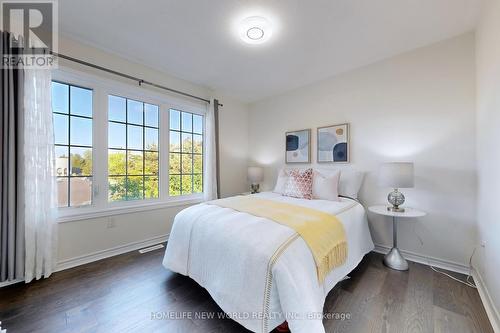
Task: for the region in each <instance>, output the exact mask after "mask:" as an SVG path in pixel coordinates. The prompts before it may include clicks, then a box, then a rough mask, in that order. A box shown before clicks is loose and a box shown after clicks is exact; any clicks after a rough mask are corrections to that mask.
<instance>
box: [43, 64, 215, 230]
mask: <svg viewBox="0 0 500 333" xmlns="http://www.w3.org/2000/svg"><path fill="white" fill-rule="evenodd" d="M52 80H55V81H60V82H63V83H67V84H73V85H77V86H84V87H88V88H90V89H92V90H93V99H92V103H93V105H92V107H93V110H92V114H93V121H92V142H93V147H92V156H93V158H92V159H93V164H92V173H93V178H92V204H91V205H87V206H77V207H62V208H59V210H58V212H59V217H58V222H70V221H78V220H85V219H91V218H98V217H105V216H111V215H118V214H125V213H132V212H139V211H145V210H152V209H162V208H166V207H174V206H185V205H188V204H194V203H199V202H201V201H203V193H196V194H189V195H182V196H169V184H168V181H169V165H168V163H169V158H168V155H169V138H170V134H169V133H170V126H169V110H170V109H176V110H181V111H185V112H191V113H195V114H199V115H202V116H205V115H206V112H207V106H206V104H204V103H197V102H193V101H191V100H186V99H182V98H177V97H173V96H170V95H167V94H162V93H159V92H157V91H155V90H152V89H148V88H145V87H140V86H137V85H134V84H131V83H129V82H125V81H122V80H114V79H110V78H106V77H102V76H98V75H95V74H90V73H87V72H83V71H78V70H75V69H72V68H68V67H64V66H59V69H57V70H54V71H53V72H52ZM108 95H116V96H121V97H126V98H129V99H134V100H138V101H141V102H145V103H149V104H154V105H158V107H159V124H158V125H159V138H158V152H159V169H160V170H159V174H158V177H159V197H158V198H155V199H142V200H130V201H114V202H109V201H108V162H107V161H108ZM205 123H206V122H205V121H204V124H205ZM205 132H206V131H205V129H204V133H205ZM204 144H205V142H204ZM205 158H206V156H205V150H204V154H203V164H205Z"/></svg>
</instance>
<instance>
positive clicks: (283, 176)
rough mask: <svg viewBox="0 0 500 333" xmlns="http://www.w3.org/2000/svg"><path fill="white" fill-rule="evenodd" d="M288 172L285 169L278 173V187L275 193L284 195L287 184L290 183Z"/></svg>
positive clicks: (275, 188)
mask: <svg viewBox="0 0 500 333" xmlns="http://www.w3.org/2000/svg"><path fill="white" fill-rule="evenodd" d="M288 177H289V176H288V172H287V171H286V170H285V169H281V170H280V171H279V173H278V179H277V180H276V186H275V187H274V190H273V192H274V193H279V194H284V193H285V187H286V183H287V181H288Z"/></svg>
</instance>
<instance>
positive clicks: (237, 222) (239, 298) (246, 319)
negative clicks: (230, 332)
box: [163, 192, 374, 333]
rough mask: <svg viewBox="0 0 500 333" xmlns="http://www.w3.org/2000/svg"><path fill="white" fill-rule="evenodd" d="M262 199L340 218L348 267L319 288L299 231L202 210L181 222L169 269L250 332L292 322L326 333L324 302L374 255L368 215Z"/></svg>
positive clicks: (344, 207) (352, 205) (317, 203)
mask: <svg viewBox="0 0 500 333" xmlns="http://www.w3.org/2000/svg"><path fill="white" fill-rule="evenodd" d="M256 196H258V197H260V198H265V199H270V200H276V201H281V202H287V203H290V204H296V205H301V206H305V207H310V208H313V209H317V210H321V211H324V212H327V213H330V214H333V215H336V216H337V217H338V218H339V219H340V221H341V222H342V223H343V225H344V229H345V231H346V237H347V242H348V257H347V260H346V262H345V263H344V264H343V265H342V266H340V267H337V268H335V269H334V270H332V272H330V273H329V275H328V276H327V277H326V279H325V281H324V283H323V284H321V285H320V284H319V283H318V278H317V274H316V266H315V262H314V259H313V256H312V254H311V252H310V250H309V248H308V247H307V245H306V243H305V242H304V241H303V240H302V238H301V237H299V236H298V235H297V234H296V233H295V231H294V230H293V229H290V228H288V227H286V226H283V225H281V224H278V223H276V222H273V221H270V220H268V219H265V218H260V217H256V216H253V215H250V214H247V213H241V212H237V211H234V210H232V209H229V208H221V207H219V206H216V205H208V204H203V203H202V204H199V205H195V206H192V207H189V208H187V209H184V210H183V211H181V212H180V213H179V214H178V215H177V216H176V217H175V221H174V225H173V227H172V232H171V234H170V237H169V241H168V244H167V249H166V252H165V257H164V259H163V265H164V266H165V267H166V268H168V269H170V270H172V271H174V272H178V273H180V274H183V275H187V276H189V277H191V278H192V279H193V280H195V281H196V282H197V283H198V284H200V285H201V286H202V287H204V288H205V289H207V290H208V292H209V293H210V295H211V296H212V298H213V299H214V300H215V302H216V303H217V304H218V305H219V306H220V307H221V308H222V310H224V312H226V313H227V314H228V315H229V316H231V317H232V318H233V319H234V320H236V321H237V322H239V323H240V324H241V325H243V326H244V327H246V328H247V329H249V330H251V331H254V332H265V333H267V332H270V331H271V330H272V329H273V328H275V327H276V326H278V325H280V324H281V323H282V322H283V321H285V320H287V321H288V324H289V327H290V330H291V331H292V332H293V333H313V332H318V333H321V332H324V331H325V330H324V327H323V324H322V319H323V318H322V314H323V305H324V301H325V298H326V295H327V294H328V292H329V291H330V290H331V289H332V288H333V287H334V286H335V285H336V284H337V283H338V282H339V281H341V280H342V279H343V278H344V277H345V276H346V275H347V274H348V273H349V272H350V271H351V270H353V269H354V268H355V267H356V266H357V265H358V264H359V262H360V261H361V259H362V258H363V256H364V255H365V254H366V253H368V252H370V251H371V250H373V248H374V245H373V242H372V239H371V236H370V232H369V230H368V223H367V219H366V212H365V210H364V208H363V206H361V205H360V204H359V203H357V202H356V201H354V200H351V199H344V198H342V199H341V201H340V202H334V201H326V200H304V199H294V198H289V197H284V196H281V195H279V194H276V193H270V192H266V193H260V194H256Z"/></svg>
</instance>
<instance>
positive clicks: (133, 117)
mask: <svg viewBox="0 0 500 333" xmlns="http://www.w3.org/2000/svg"><path fill="white" fill-rule="evenodd" d="M158 116H159V107H158V106H157V105H153V104H148V103H144V102H141V101H136V100H133V99H128V98H124V97H119V96H113V95H109V96H108V200H109V201H123V200H142V199H154V198H158V197H159V182H158V180H159V178H158V176H159V150H158V131H159V118H158Z"/></svg>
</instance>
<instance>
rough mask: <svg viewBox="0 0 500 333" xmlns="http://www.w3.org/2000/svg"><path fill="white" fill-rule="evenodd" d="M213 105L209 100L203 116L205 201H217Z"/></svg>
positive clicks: (212, 100) (212, 101) (213, 101)
mask: <svg viewBox="0 0 500 333" xmlns="http://www.w3.org/2000/svg"><path fill="white" fill-rule="evenodd" d="M215 103H216V101H215V100H214V99H211V100H210V104H209V105H208V110H207V114H206V116H205V168H204V169H203V170H204V171H203V196H204V199H205V201H208V200H214V199H217V149H216V147H215V130H216V128H215V107H216V106H215Z"/></svg>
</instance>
